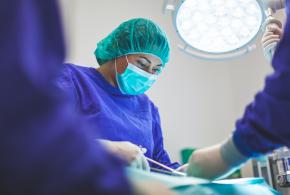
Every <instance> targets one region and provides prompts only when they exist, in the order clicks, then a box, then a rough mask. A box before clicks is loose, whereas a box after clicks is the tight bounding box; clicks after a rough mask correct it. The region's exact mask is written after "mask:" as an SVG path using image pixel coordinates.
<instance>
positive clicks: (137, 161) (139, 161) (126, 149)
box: [98, 139, 150, 171]
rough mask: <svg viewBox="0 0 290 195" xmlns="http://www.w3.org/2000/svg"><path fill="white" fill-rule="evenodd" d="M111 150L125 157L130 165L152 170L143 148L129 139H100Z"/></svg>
mask: <svg viewBox="0 0 290 195" xmlns="http://www.w3.org/2000/svg"><path fill="white" fill-rule="evenodd" d="M98 141H100V142H101V143H102V144H103V145H104V146H105V147H106V148H107V150H108V151H109V152H111V153H113V154H115V155H117V156H119V157H120V158H122V159H124V160H125V161H126V162H127V163H128V165H129V166H130V167H134V168H138V169H142V170H145V171H150V166H149V163H148V162H147V160H146V157H145V156H144V155H143V152H144V151H142V148H140V147H138V146H136V145H135V144H132V143H131V142H127V141H110V140H104V139H99V140H98Z"/></svg>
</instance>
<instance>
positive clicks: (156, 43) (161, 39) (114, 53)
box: [95, 18, 170, 65]
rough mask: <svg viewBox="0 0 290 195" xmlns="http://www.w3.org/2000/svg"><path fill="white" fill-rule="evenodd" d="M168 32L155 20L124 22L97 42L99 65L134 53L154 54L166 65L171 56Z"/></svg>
mask: <svg viewBox="0 0 290 195" xmlns="http://www.w3.org/2000/svg"><path fill="white" fill-rule="evenodd" d="M169 50H170V48H169V43H168V39H167V36H166V34H165V33H164V32H163V30H161V29H160V28H159V26H157V24H155V23H154V22H152V21H150V20H148V19H144V18H136V19H131V20H128V21H126V22H124V23H122V24H121V25H120V26H118V28H116V29H115V30H114V31H113V32H112V33H111V34H109V35H108V36H107V37H106V38H104V39H103V40H101V41H100V42H99V43H98V44H97V49H96V50H95V56H96V58H97V61H98V63H99V65H102V64H104V63H106V62H108V61H110V60H113V59H115V58H117V57H120V56H124V55H127V54H134V53H145V54H151V55H154V56H156V57H158V58H160V60H161V61H162V64H163V65H165V64H166V63H167V62H168V58H169Z"/></svg>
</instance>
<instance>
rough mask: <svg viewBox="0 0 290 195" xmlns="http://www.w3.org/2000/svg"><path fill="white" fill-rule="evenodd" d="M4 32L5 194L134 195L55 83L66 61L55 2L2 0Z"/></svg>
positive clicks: (1, 128)
mask: <svg viewBox="0 0 290 195" xmlns="http://www.w3.org/2000/svg"><path fill="white" fill-rule="evenodd" d="M0 29H1V31H0V89H1V92H0V158H1V160H0V181H1V182H0V194H3V195H4V194H5V195H10V194H11V195H12V194H13V195H20V194H29V195H46V194H47V195H60V194H61V195H65V194H68V195H74V194H80V195H84V194H86V195H90V194H92V195H93V194H94V195H96V194H102V195H120V194H126V195H127V194H132V192H131V187H130V185H129V182H128V181H127V179H126V177H125V174H124V170H123V163H122V162H121V161H120V159H117V158H116V157H114V156H112V155H110V154H108V153H107V152H106V151H105V150H103V149H102V148H101V146H100V144H98V143H97V142H96V141H93V140H92V137H93V136H92V135H90V134H89V132H87V131H85V130H86V129H88V128H89V127H88V125H87V124H85V122H83V121H82V119H81V118H80V117H79V116H77V115H76V114H73V113H72V112H71V109H70V106H69V104H68V103H67V101H66V100H65V97H64V96H63V95H64V94H62V93H61V92H60V91H59V90H57V89H56V88H55V87H54V84H53V83H52V81H53V80H54V79H56V76H57V74H58V72H59V71H60V68H61V65H62V63H63V59H64V48H63V38H62V30H61V25H60V19H59V15H58V9H57V6H56V1H55V0H48V1H39V0H21V1H19V0H4V1H1V6H0Z"/></svg>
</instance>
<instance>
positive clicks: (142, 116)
mask: <svg viewBox="0 0 290 195" xmlns="http://www.w3.org/2000/svg"><path fill="white" fill-rule="evenodd" d="M286 31H287V27H286ZM283 42H285V38H284V40H283V41H282V43H283ZM280 47H281V46H280ZM280 50H282V51H283V50H285V49H278V51H277V53H279V52H280V53H281V51H280ZM95 56H96V59H97V61H98V63H99V65H100V67H99V68H97V69H95V68H88V67H82V66H77V65H74V64H65V70H64V71H63V72H62V73H61V74H60V76H59V80H58V82H57V85H58V86H59V87H60V88H61V89H62V90H64V91H66V92H67V94H68V96H69V97H70V99H71V101H72V102H73V103H74V104H75V108H76V109H77V110H78V111H80V112H81V114H82V115H83V117H84V118H85V119H86V120H87V121H90V123H91V125H92V129H91V131H92V132H93V133H95V134H98V135H100V137H101V138H102V142H103V143H104V145H105V146H107V148H108V149H109V150H110V151H111V152H112V153H115V154H118V155H120V156H121V157H123V158H124V159H125V160H126V161H127V162H128V164H130V163H132V162H134V161H135V160H136V159H138V156H140V155H141V156H143V155H142V153H141V154H140V148H142V149H145V156H146V157H149V158H151V159H153V160H155V161H158V162H160V163H162V164H164V165H167V166H169V167H171V168H173V169H176V168H180V169H181V170H183V169H184V171H185V169H186V170H187V173H188V174H189V175H192V176H199V177H206V178H216V177H217V176H219V175H221V174H224V173H225V172H228V171H229V170H231V169H232V168H233V167H236V166H238V165H240V164H241V163H242V162H245V161H246V160H247V159H249V158H251V157H252V156H255V155H256V154H257V153H259V154H262V153H265V152H268V151H270V150H273V149H275V148H277V147H278V146H280V145H283V144H286V142H283V144H282V143H280V142H277V143H275V144H274V145H272V141H273V140H276V139H277V136H278V137H280V136H281V135H283V133H285V130H286V129H287V128H288V127H289V126H290V124H288V122H287V120H285V121H284V120H283V116H286V115H283V116H280V114H282V113H286V112H288V111H289V110H287V109H285V108H286V107H287V106H286V107H285V105H284V104H285V102H283V101H281V100H280V99H279V98H278V97H276V96H275V94H273V97H272V96H271V98H273V100H272V101H273V102H271V101H270V100H268V99H267V98H269V97H268V96H269V94H271V93H276V90H279V91H282V92H283V93H287V92H285V89H284V88H281V87H280V85H279V84H280V83H279V82H281V81H282V79H286V82H288V80H287V76H288V75H287V76H286V78H284V77H285V76H284V75H279V74H280V72H279V71H280V70H277V71H276V72H275V73H274V74H273V75H272V76H270V77H268V78H267V82H266V87H265V89H264V90H263V91H262V92H260V93H258V95H257V96H256V99H255V101H254V102H253V103H252V104H251V105H250V106H249V107H247V109H246V114H245V116H244V117H243V119H241V120H240V121H239V122H237V126H236V128H237V130H236V131H235V132H234V134H233V136H231V137H230V138H229V139H228V140H227V141H225V142H224V143H222V144H219V145H217V146H213V147H211V148H210V149H208V148H206V149H200V150H197V151H196V152H195V153H194V155H192V158H191V161H190V163H189V164H188V165H185V166H183V167H180V165H179V164H178V163H172V162H171V161H170V159H169V156H168V154H167V152H166V151H165V150H164V147H163V137H162V131H161V125H160V117H159V113H158V109H157V107H156V106H155V105H154V104H153V103H152V102H151V101H150V99H149V98H148V97H147V96H146V95H145V94H144V93H145V92H146V91H147V90H148V89H149V88H150V87H151V86H152V85H153V84H154V83H155V81H156V79H157V78H158V77H159V76H160V74H161V73H162V71H163V69H164V67H165V66H166V63H167V62H168V58H169V44H168V40H167V37H166V35H165V33H164V32H163V31H162V30H161V29H160V28H159V27H158V25H156V24H155V23H154V22H152V21H150V20H148V19H143V18H137V19H131V20H128V21H126V22H124V23H122V24H121V25H120V26H118V27H117V28H116V29H115V30H114V31H113V32H112V33H111V34H109V35H108V36H107V37H106V38H104V39H103V40H102V41H100V42H99V43H98V44H97V49H96V51H95ZM276 56H279V57H275V59H274V66H277V65H275V64H279V66H281V65H280V64H281V59H283V58H285V57H287V56H281V55H279V54H277V55H276ZM281 76H283V78H282V77H281ZM272 83H274V84H272ZM278 83H279V84H278ZM284 87H285V86H284ZM269 88H270V89H269ZM280 88H281V89H280ZM286 91H287V90H286ZM283 97H284V96H283ZM285 97H287V95H286V96H285ZM260 104H261V105H260ZM264 104H265V105H267V106H265V105H264ZM286 104H287V105H288V102H286ZM253 108H254V109H253ZM264 112H265V113H264ZM262 113H263V114H262ZM267 113H269V114H268V115H267ZM273 113H277V114H276V115H273ZM279 113H280V114H279ZM250 117H253V118H252V119H251V120H250V119H249V118H250ZM269 119H271V120H270V121H272V120H273V122H275V125H277V126H272V125H274V123H269ZM280 120H281V121H280ZM272 127H275V128H276V131H275V132H279V133H282V134H279V133H278V134H276V133H274V131H273V130H272V129H273V128H272ZM284 129H285V130H284ZM281 130H282V131H281ZM270 132H271V133H270ZM275 134H276V135H275ZM250 135H251V136H253V137H254V138H251V139H250V137H251V136H250ZM265 136H266V137H267V139H269V140H267V141H266V139H264V138H265ZM262 138H263V139H264V140H262ZM255 139H256V141H251V140H255ZM257 143H259V145H257ZM278 143H279V144H278ZM250 146H252V147H250ZM141 159H143V160H141V164H145V165H144V166H141V167H143V168H144V167H145V168H144V169H148V165H146V162H144V161H146V159H145V160H144V156H143V157H141ZM212 159H218V160H217V161H212ZM211 162H216V163H217V164H220V166H216V165H212V164H211ZM219 162H220V163H219ZM208 163H209V164H210V165H209V166H207V164H208ZM151 167H156V165H151ZM157 168H160V167H158V166H157ZM206 172H207V173H209V174H207V173H206Z"/></svg>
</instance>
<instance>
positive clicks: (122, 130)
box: [57, 64, 180, 168]
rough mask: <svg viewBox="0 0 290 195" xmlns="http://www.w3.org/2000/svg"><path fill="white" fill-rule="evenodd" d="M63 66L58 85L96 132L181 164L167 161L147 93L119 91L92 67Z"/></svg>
mask: <svg viewBox="0 0 290 195" xmlns="http://www.w3.org/2000/svg"><path fill="white" fill-rule="evenodd" d="M64 66H65V68H64V71H62V73H61V74H60V76H59V79H58V82H57V85H58V86H59V87H60V88H61V89H62V90H64V91H65V92H66V94H68V96H69V99H70V100H71V101H72V102H73V103H74V105H75V108H76V109H77V110H78V111H80V112H81V114H82V115H83V117H84V118H85V119H86V120H87V121H89V123H90V124H91V126H92V128H91V130H92V131H93V132H94V133H95V135H96V136H98V137H99V138H102V139H108V140H112V141H129V142H131V143H133V144H136V145H138V146H140V147H142V148H146V150H147V152H146V153H145V156H147V157H149V158H152V159H154V160H156V161H158V162H160V163H162V164H165V165H167V166H169V167H171V168H177V167H179V166H180V165H179V164H178V163H172V162H171V161H170V159H169V156H168V154H167V152H166V151H165V150H164V148H163V137H162V131H161V126H160V117H159V113H158V109H157V108H156V106H154V104H153V103H152V102H151V101H150V99H149V98H148V97H147V95H145V94H142V95H135V96H133V95H124V94H122V93H121V91H120V90H119V89H118V88H117V87H113V86H112V85H110V84H109V83H108V82H107V81H106V79H105V78H104V77H103V76H102V75H101V74H100V73H99V72H98V71H97V70H96V69H95V68H91V67H82V66H77V65H73V64H64ZM151 166H152V167H155V168H160V167H158V166H156V165H153V164H151Z"/></svg>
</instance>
